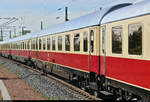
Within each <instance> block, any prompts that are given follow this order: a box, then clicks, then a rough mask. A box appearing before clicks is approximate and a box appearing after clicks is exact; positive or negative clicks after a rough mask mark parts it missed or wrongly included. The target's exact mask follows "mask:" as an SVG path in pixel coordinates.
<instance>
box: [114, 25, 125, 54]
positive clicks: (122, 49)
mask: <svg viewBox="0 0 150 102" xmlns="http://www.w3.org/2000/svg"><path fill="white" fill-rule="evenodd" d="M117 27H120V28H121V29H122V35H121V45H122V46H121V52H120V53H117V52H113V28H117ZM123 28H124V27H123V26H122V25H117V26H113V27H111V53H112V54H123V36H124V35H123V32H124V31H123Z"/></svg>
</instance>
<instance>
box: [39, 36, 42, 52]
mask: <svg viewBox="0 0 150 102" xmlns="http://www.w3.org/2000/svg"><path fill="white" fill-rule="evenodd" d="M41 47H42V45H41V39H39V50H41Z"/></svg>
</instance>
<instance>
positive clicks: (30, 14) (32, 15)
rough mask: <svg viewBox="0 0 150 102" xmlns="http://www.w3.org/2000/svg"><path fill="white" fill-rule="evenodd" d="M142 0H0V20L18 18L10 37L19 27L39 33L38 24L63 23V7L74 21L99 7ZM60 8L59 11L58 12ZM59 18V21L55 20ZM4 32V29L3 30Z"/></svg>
mask: <svg viewBox="0 0 150 102" xmlns="http://www.w3.org/2000/svg"><path fill="white" fill-rule="evenodd" d="M141 1H143V0H0V18H7V17H11V18H12V17H15V18H18V20H17V21H15V22H14V23H11V24H9V25H8V26H16V27H14V28H11V29H6V31H9V30H11V32H12V35H13V34H14V33H15V29H16V33H19V32H20V31H21V27H24V29H25V30H31V32H38V31H40V22H41V21H42V22H43V28H44V29H46V28H48V27H50V26H52V25H55V24H58V23H61V22H64V17H65V16H64V15H65V9H64V8H65V7H66V6H67V7H68V16H69V19H70V20H71V19H74V18H77V17H80V16H83V15H85V14H88V13H91V12H94V11H96V10H99V8H100V7H102V8H106V7H108V6H111V5H114V4H118V3H122V2H132V3H136V2H141ZM59 8H61V10H58V9H59ZM56 17H59V19H56ZM7 21H8V20H6V19H0V26H1V25H2V24H3V23H5V22H7ZM3 30H4V31H5V29H3ZM4 36H5V37H4V39H8V38H9V32H4Z"/></svg>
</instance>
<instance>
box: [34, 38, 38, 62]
mask: <svg viewBox="0 0 150 102" xmlns="http://www.w3.org/2000/svg"><path fill="white" fill-rule="evenodd" d="M35 43H36V50H35V58H36V60H38V59H39V54H38V38H36V42H35Z"/></svg>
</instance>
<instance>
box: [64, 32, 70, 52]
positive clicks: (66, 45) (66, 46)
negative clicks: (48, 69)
mask: <svg viewBox="0 0 150 102" xmlns="http://www.w3.org/2000/svg"><path fill="white" fill-rule="evenodd" d="M66 36H69V45H68V44H67V43H66ZM70 39H71V35H70V34H66V35H65V51H70V50H71V49H70V48H71V40H70ZM68 46H69V50H68V49H67V48H68Z"/></svg>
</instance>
